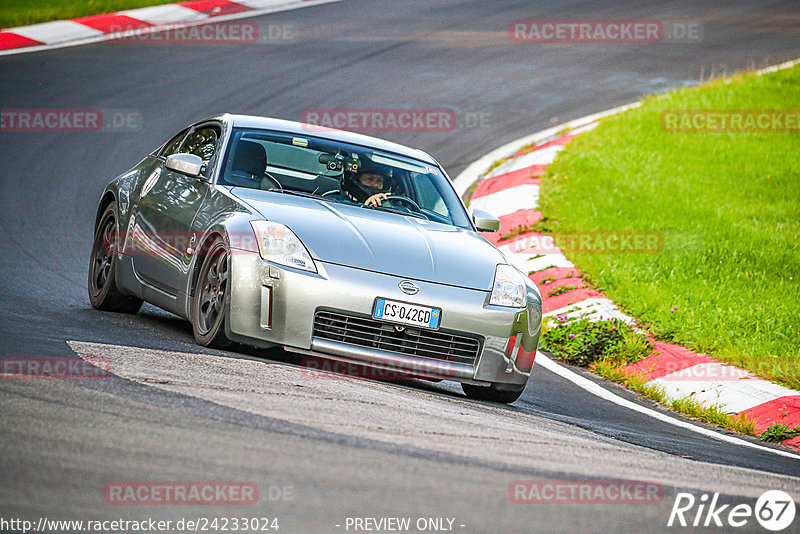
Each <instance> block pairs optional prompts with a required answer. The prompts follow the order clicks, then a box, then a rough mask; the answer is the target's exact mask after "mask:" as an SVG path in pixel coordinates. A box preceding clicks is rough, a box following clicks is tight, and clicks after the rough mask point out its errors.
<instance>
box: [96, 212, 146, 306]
mask: <svg viewBox="0 0 800 534" xmlns="http://www.w3.org/2000/svg"><path fill="white" fill-rule="evenodd" d="M117 220H118V218H117V203H116V202H112V203H111V204H109V205H108V206H107V207H106V209H105V211H104V212H103V215H102V216H101V217H100V222H99V223H98V225H97V228H95V231H94V243H93V244H92V254H91V257H90V258H89V283H88V290H89V301H90V302H91V303H92V306H93V307H95V308H97V309H98V310H103V311H113V312H122V313H136V312H137V311H139V308H141V307H142V300H141V299H138V298H136V297H132V296H129V295H124V294H122V293H121V292H120V291H119V289H118V288H117V282H116V279H115V276H116V271H117V267H116V266H117V247H118V245H119V239H118V238H119V226H118V223H117Z"/></svg>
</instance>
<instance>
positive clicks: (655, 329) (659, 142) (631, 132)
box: [541, 67, 800, 389]
mask: <svg viewBox="0 0 800 534" xmlns="http://www.w3.org/2000/svg"><path fill="white" fill-rule="evenodd" d="M799 88H800V68H797V67H796V68H793V69H789V70H784V71H780V72H776V73H772V74H768V75H764V76H749V75H740V76H737V77H735V78H734V79H731V80H716V81H714V82H711V83H709V84H706V85H704V86H701V87H697V88H692V89H682V90H678V91H675V92H672V93H669V94H666V95H661V96H655V97H648V98H646V99H645V100H644V101H643V103H642V106H641V107H640V108H637V109H633V110H631V111H628V112H626V113H624V114H622V115H620V116H617V117H613V118H610V119H607V120H605V121H603V122H602V123H601V124H600V125H599V126H598V127H597V128H596V129H595V130H593V131H591V132H588V133H584V134H582V135H581V136H579V137H578V138H576V140H575V141H573V142H572V143H571V144H570V145H569V146H568V147H567V148H566V149H565V150H564V151H562V152H561V153H560V154H559V158H558V161H557V162H555V163H554V164H553V165H551V166H550V168H549V170H548V173H549V174H548V176H546V177H545V179H543V181H542V184H543V185H542V197H541V198H542V200H541V202H542V210H543V212H544V214H545V216H546V217H547V219H546V220H547V223H548V224H547V225H548V227H549V229H551V230H552V231H554V232H556V233H562V232H563V233H570V232H591V231H602V232H605V231H642V232H648V231H657V232H661V233H662V235H663V236H664V248H663V250H662V251H661V252H659V253H650V254H594V255H591V254H573V255H571V256H570V259H571V260H572V261H573V262H574V263H576V265H577V266H578V268H579V269H580V271H581V272H582V273H583V274H584V277H585V278H586V279H588V281H589V282H590V283H592V284H593V285H594V286H595V287H596V288H597V289H599V290H602V291H603V292H605V293H606V294H607V295H608V296H609V297H611V298H612V299H613V300H614V301H616V302H617V303H619V304H620V305H621V306H622V308H623V309H625V310H626V311H627V312H628V313H630V314H632V315H633V316H635V317H637V319H638V320H639V322H640V324H641V325H643V326H644V327H645V328H647V329H648V330H649V331H651V332H652V333H653V334H654V335H655V336H656V338H658V339H662V340H666V341H670V342H674V343H679V344H682V345H684V346H686V347H689V348H691V349H693V350H696V351H700V352H706V353H708V354H710V355H712V356H714V357H716V358H718V359H720V360H723V361H726V362H729V363H731V364H734V365H737V366H740V367H743V368H745V369H748V370H750V371H752V372H753V373H755V374H757V375H759V376H762V377H764V378H766V379H769V380H773V381H776V382H778V383H781V384H784V385H786V386H789V387H792V388H795V389H800V157H798V154H800V134H798V133H760V134H734V133H721V134H700V133H667V132H665V131H663V130H662V128H661V122H660V118H661V111H663V110H671V109H739V110H741V109H759V110H760V109H795V110H796V109H798V108H800V106H798V102H800V89H799ZM566 176H569V179H564V177H566ZM554 177H555V179H553V178H554ZM676 306H677V308H675V307H676ZM671 310H672V311H671Z"/></svg>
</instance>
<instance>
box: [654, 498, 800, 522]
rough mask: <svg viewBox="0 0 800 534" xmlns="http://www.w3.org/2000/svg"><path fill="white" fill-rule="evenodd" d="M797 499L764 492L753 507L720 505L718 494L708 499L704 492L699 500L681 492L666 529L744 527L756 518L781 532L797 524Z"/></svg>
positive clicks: (746, 505)
mask: <svg viewBox="0 0 800 534" xmlns="http://www.w3.org/2000/svg"><path fill="white" fill-rule="evenodd" d="M794 516H795V505H794V500H793V499H792V498H791V496H789V494H788V493H786V492H784V491H780V490H770V491H767V492H765V493H763V494H762V495H761V496H760V497H759V498H758V500H757V501H756V504H755V506H754V507H751V506H750V505H749V504H736V505H732V504H730V503H728V504H721V503H720V502H719V493H714V495H713V496H711V497H709V495H708V494H707V493H704V494H703V495H701V496H700V498H696V497H695V496H694V495H692V494H691V493H683V492H681V493H678V495H677V496H676V497H675V503H674V504H673V505H672V512H670V514H669V521H667V526H668V527H671V526H681V527H687V526H691V527H727V528H730V527H733V528H738V527H743V526H745V525H747V524H749V523H750V522H751V520H752V519H753V517H755V519H756V521H758V523H759V524H760V525H761V526H762V527H763V528H765V529H767V530H770V531H772V532H779V531H781V530H784V529H786V528H788V527H789V525H791V524H792V522H793V521H794Z"/></svg>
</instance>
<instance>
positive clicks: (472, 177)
mask: <svg viewBox="0 0 800 534" xmlns="http://www.w3.org/2000/svg"><path fill="white" fill-rule="evenodd" d="M798 63H800V58H798V59H794V60H792V61H787V62H785V63H781V64H779V65H773V66H770V67H766V68H763V69H760V70H758V71H756V74H759V75H761V74H767V73H770V72H776V71H779V70H783V69H788V68H790V67H793V66H795V65H797V64H798ZM639 105H640V103H639V102H634V103H631V104H628V105H625V106H620V107H616V108H612V109H609V110H606V111H601V112H600V113H595V114H593V115H587V116H585V117H581V118H579V119H575V120H573V121H570V122H567V123H565V124H562V125H559V126H554V127H552V128H548V129H546V130H541V131H539V132H536V133H533V134H531V135H527V136H525V137H521V138H519V139H517V140H515V141H511V142H510V143H506V144H505V145H503V146H501V147H499V148H496V149H495V150H492V151H491V152H489V153H488V154H486V155H484V156H483V157H481V158H480V159H478V160H476V161H475V162H473V163H471V164H470V165H469V166H468V167H467V168H466V169H464V170H463V171H462V172H461V174H459V175H458V176H456V178H455V179H454V180H453V186H454V187H455V189H456V191H457V192H458V194H459V195H463V194H464V192H465V191H466V190H467V189H468V188H469V187H470V186H471V185H472V184H473V183H475V182H476V181H477V180H478V179H480V178H481V177H482V176H483V173H484V171H485V170H486V169H487V168H489V166H490V165H491V164H492V163H494V162H495V161H497V160H499V159H502V158H507V157H509V156H510V155H512V154H515V153H516V152H518V151H519V150H520V149H521V148H522V147H524V146H525V145H529V144H532V143H539V142H541V141H543V140H544V139H547V138H548V137H553V136H555V135H556V134H558V133H560V132H562V131H564V130H569V129H571V130H573V131H574V132H575V133H577V132H579V131H584V129H587V130H590V129H592V128H594V127H595V123H596V122H597V121H598V120H599V119H601V118H603V117H607V116H609V115H616V114H617V113H622V112H623V111H627V110H629V109H633V108H636V107H639ZM564 133H568V132H564ZM476 200H477V199H476ZM537 200H538V199H537ZM498 248H500V249H502V248H503V247H498ZM509 252H510V251H508V250H507V251H506V253H507V254H508V253H509ZM509 255H510V256H515V255H513V254H509ZM555 256H560V255H554V257H555ZM514 259H517V258H514ZM564 260H565V261H566V262H568V263H569V260H567V259H566V258H565V257H564ZM537 261H538V260H537ZM512 263H515V265H516V263H519V262H512ZM528 263H529V261H528V260H526V261H525V265H521V266H517V267H518V268H520V267H527V266H528ZM569 266H572V264H571V263H570V265H569ZM521 270H522V271H523V272H526V270H525V269H524V268H523V269H521ZM591 300H593V299H588V301H591ZM594 300H599V299H594ZM577 304H578V305H580V304H581V303H577ZM594 304H599V303H594ZM603 304H605V303H603ZM611 305H612V306H613V307H614V308H615V310H613V311H616V312H618V313H619V314H620V316H621V318H622V319H623V320H625V321H626V322H628V321H632V319H631V318H630V317H628V316H627V315H625V314H623V313H622V312H620V311H619V310H618V309H616V305H614V304H613V303H611ZM574 307H575V304H573V305H571V306H568V307H567V308H562V309H559V310H554V311H552V312H550V313H547V314H545V316H551V315H556V314H560V315H561V314H565V313H566V314H570V313H572V312H574V310H573V309H572V308H574ZM629 324H630V323H629ZM536 363H539V364H540V365H542V367H544V368H545V369H548V370H550V371H552V372H554V373H556V374H557V375H559V376H561V377H563V378H565V379H567V380H569V381H570V382H572V383H574V384H575V385H577V386H578V387H581V388H583V389H585V390H586V391H588V392H589V393H592V394H594V395H596V396H598V397H600V398H602V399H605V400H607V401H609V402H612V403H614V404H617V405H619V406H624V407H626V408H630V409H631V410H634V411H636V412H639V413H642V414H645V415H648V416H650V417H653V418H655V419H658V420H660V421H664V422H665V423H669V424H671V425H675V426H678V427H681V428H685V429H687V430H690V431H692V432H696V433H698V434H702V435H704V436H708V437H712V438H714V439H718V440H720V441H725V442H727V443H733V444H737V445H742V446H744V447H750V448H753V449H759V450H763V451H769V452H772V453H775V454H777V455H779V456H785V457H787V458H794V459H798V460H800V456H798V455H796V454H792V453H790V452H785V451H781V450H778V449H772V448H769V447H763V446H761V445H758V444H755V443H750V442H749V441H745V440H742V439H739V438H735V437H732V436H728V435H726V434H720V433H718V432H715V431H713V430H708V429H706V428H702V427H699V426H695V425H693V424H691V423H686V422H683V421H679V420H677V419H673V418H671V417H669V416H667V415H665V414H662V413H659V412H656V411H654V410H650V409H649V408H645V407H643V406H639V405H638V404H636V403H634V402H631V401H628V400H626V399H623V398H622V397H619V396H617V395H615V394H613V393H611V392H610V391H608V390H606V389H605V388H603V387H602V386H599V385H597V384H595V383H594V382H592V381H591V380H588V379H586V378H584V377H582V376H580V375H578V374H576V373H574V372H572V371H570V370H569V369H566V368H564V367H562V366H560V365H558V364H557V363H555V362H554V361H552V360H550V359H549V358H547V357H546V356H544V355H543V354H542V353H541V352H538V354H537V356H536Z"/></svg>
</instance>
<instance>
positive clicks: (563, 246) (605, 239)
mask: <svg viewBox="0 0 800 534" xmlns="http://www.w3.org/2000/svg"><path fill="white" fill-rule="evenodd" d="M500 243H502V241H501V242H500ZM509 248H510V249H511V250H512V251H513V252H515V253H523V252H525V251H526V250H530V251H531V252H533V253H537V254H562V253H563V254H656V253H658V252H661V251H662V250H664V236H663V235H662V233H661V232H657V231H635V230H622V231H605V232H601V231H591V232H563V233H557V234H553V235H536V234H533V235H525V236H524V237H521V238H519V239H517V240H515V241H513V242H512V243H511V244H510V245H509Z"/></svg>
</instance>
